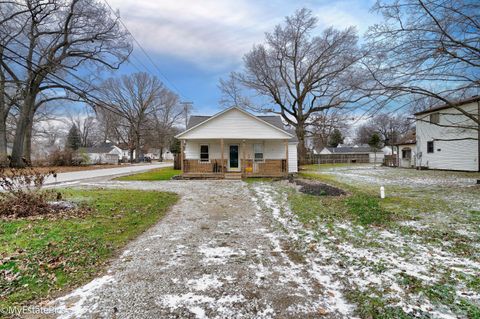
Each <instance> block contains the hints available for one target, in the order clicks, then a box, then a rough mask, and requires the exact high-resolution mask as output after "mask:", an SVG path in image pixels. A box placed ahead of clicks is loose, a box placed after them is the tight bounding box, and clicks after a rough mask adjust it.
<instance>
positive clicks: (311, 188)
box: [290, 179, 347, 196]
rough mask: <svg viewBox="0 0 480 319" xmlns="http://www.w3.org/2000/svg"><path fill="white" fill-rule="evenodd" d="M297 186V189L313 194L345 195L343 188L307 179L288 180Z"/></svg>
mask: <svg viewBox="0 0 480 319" xmlns="http://www.w3.org/2000/svg"><path fill="white" fill-rule="evenodd" d="M290 182H291V183H295V184H296V185H297V186H299V189H298V190H299V191H300V192H302V193H305V194H309V195H315V196H343V195H347V192H345V191H344V190H343V189H340V188H337V187H334V186H331V185H328V184H325V183H321V182H317V181H312V180H308V179H293V180H291V181H290Z"/></svg>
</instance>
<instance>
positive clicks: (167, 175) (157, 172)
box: [115, 167, 182, 181]
mask: <svg viewBox="0 0 480 319" xmlns="http://www.w3.org/2000/svg"><path fill="white" fill-rule="evenodd" d="M181 172H182V171H181V170H179V169H173V167H164V168H158V169H152V170H151V171H147V172H143V173H138V174H133V175H128V176H122V177H118V178H116V179H115V180H117V181H166V180H170V179H172V178H173V176H175V175H180V174H181Z"/></svg>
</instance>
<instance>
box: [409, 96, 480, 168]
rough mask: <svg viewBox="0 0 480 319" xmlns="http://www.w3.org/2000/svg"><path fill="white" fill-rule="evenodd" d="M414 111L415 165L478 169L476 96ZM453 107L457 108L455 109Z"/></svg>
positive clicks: (479, 134)
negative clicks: (475, 119) (450, 103)
mask: <svg viewBox="0 0 480 319" xmlns="http://www.w3.org/2000/svg"><path fill="white" fill-rule="evenodd" d="M454 105H455V107H456V108H455V107H452V106H451V105H448V104H446V105H441V106H438V107H434V108H431V109H428V110H425V111H422V112H417V113H415V114H414V115H415V118H416V140H417V144H416V149H417V162H416V165H417V167H422V168H430V169H444V170H459V171H474V172H478V171H480V147H479V138H480V125H479V124H478V123H476V122H475V121H474V120H473V119H471V118H470V117H469V116H467V115H466V114H468V115H470V116H473V117H476V118H479V117H480V96H474V97H471V98H469V99H464V100H461V101H458V102H456V103H455V104H454ZM457 108H460V110H458V109H457Z"/></svg>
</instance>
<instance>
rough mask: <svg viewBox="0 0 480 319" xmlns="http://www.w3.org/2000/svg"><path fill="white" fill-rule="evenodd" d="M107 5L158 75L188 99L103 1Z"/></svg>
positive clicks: (117, 15) (105, 0)
mask: <svg viewBox="0 0 480 319" xmlns="http://www.w3.org/2000/svg"><path fill="white" fill-rule="evenodd" d="M103 1H104V2H105V3H106V4H107V7H108V8H110V10H111V11H112V13H113V14H114V15H115V16H116V17H117V19H118V21H120V23H121V24H122V26H123V27H124V28H125V30H126V31H127V32H128V34H129V35H130V36H131V37H132V39H133V41H134V42H135V43H136V44H137V46H138V47H139V48H140V50H142V52H143V54H145V56H146V57H147V58H148V60H149V61H150V63H151V64H152V65H153V66H154V68H155V69H156V70H157V72H158V74H160V75H161V76H162V77H163V78H164V79H165V81H166V82H168V83H169V84H170V85H171V86H172V87H173V89H174V90H175V91H177V93H178V94H179V95H180V96H181V97H183V98H185V99H187V97H186V96H185V95H184V94H182V92H181V91H180V89H179V88H178V87H177V86H176V85H175V84H174V83H173V82H172V81H170V80H169V79H168V77H167V76H166V75H165V74H163V72H162V71H161V70H160V68H159V67H158V66H157V64H156V63H155V62H154V61H153V59H152V58H151V57H150V55H149V54H148V53H147V51H146V50H145V49H144V48H143V46H142V45H141V44H140V42H139V41H138V40H137V39H136V38H135V36H134V35H133V33H132V32H130V30H129V29H128V27H127V25H126V24H125V23H124V22H123V20H122V18H121V17H120V14H117V12H115V10H114V9H113V8H112V6H111V5H110V4H109V3H108V1H107V0H103Z"/></svg>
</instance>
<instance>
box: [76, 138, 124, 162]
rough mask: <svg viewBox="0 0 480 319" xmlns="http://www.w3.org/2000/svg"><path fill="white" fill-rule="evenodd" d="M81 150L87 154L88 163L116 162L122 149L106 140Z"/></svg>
mask: <svg viewBox="0 0 480 319" xmlns="http://www.w3.org/2000/svg"><path fill="white" fill-rule="evenodd" d="M83 151H84V152H85V153H86V154H87V155H88V158H89V164H118V161H119V160H120V158H121V156H122V154H123V150H122V149H121V148H120V147H118V146H116V145H115V144H113V143H111V142H109V141H107V142H104V143H101V144H98V145H95V146H92V147H87V148H85V149H83Z"/></svg>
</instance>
